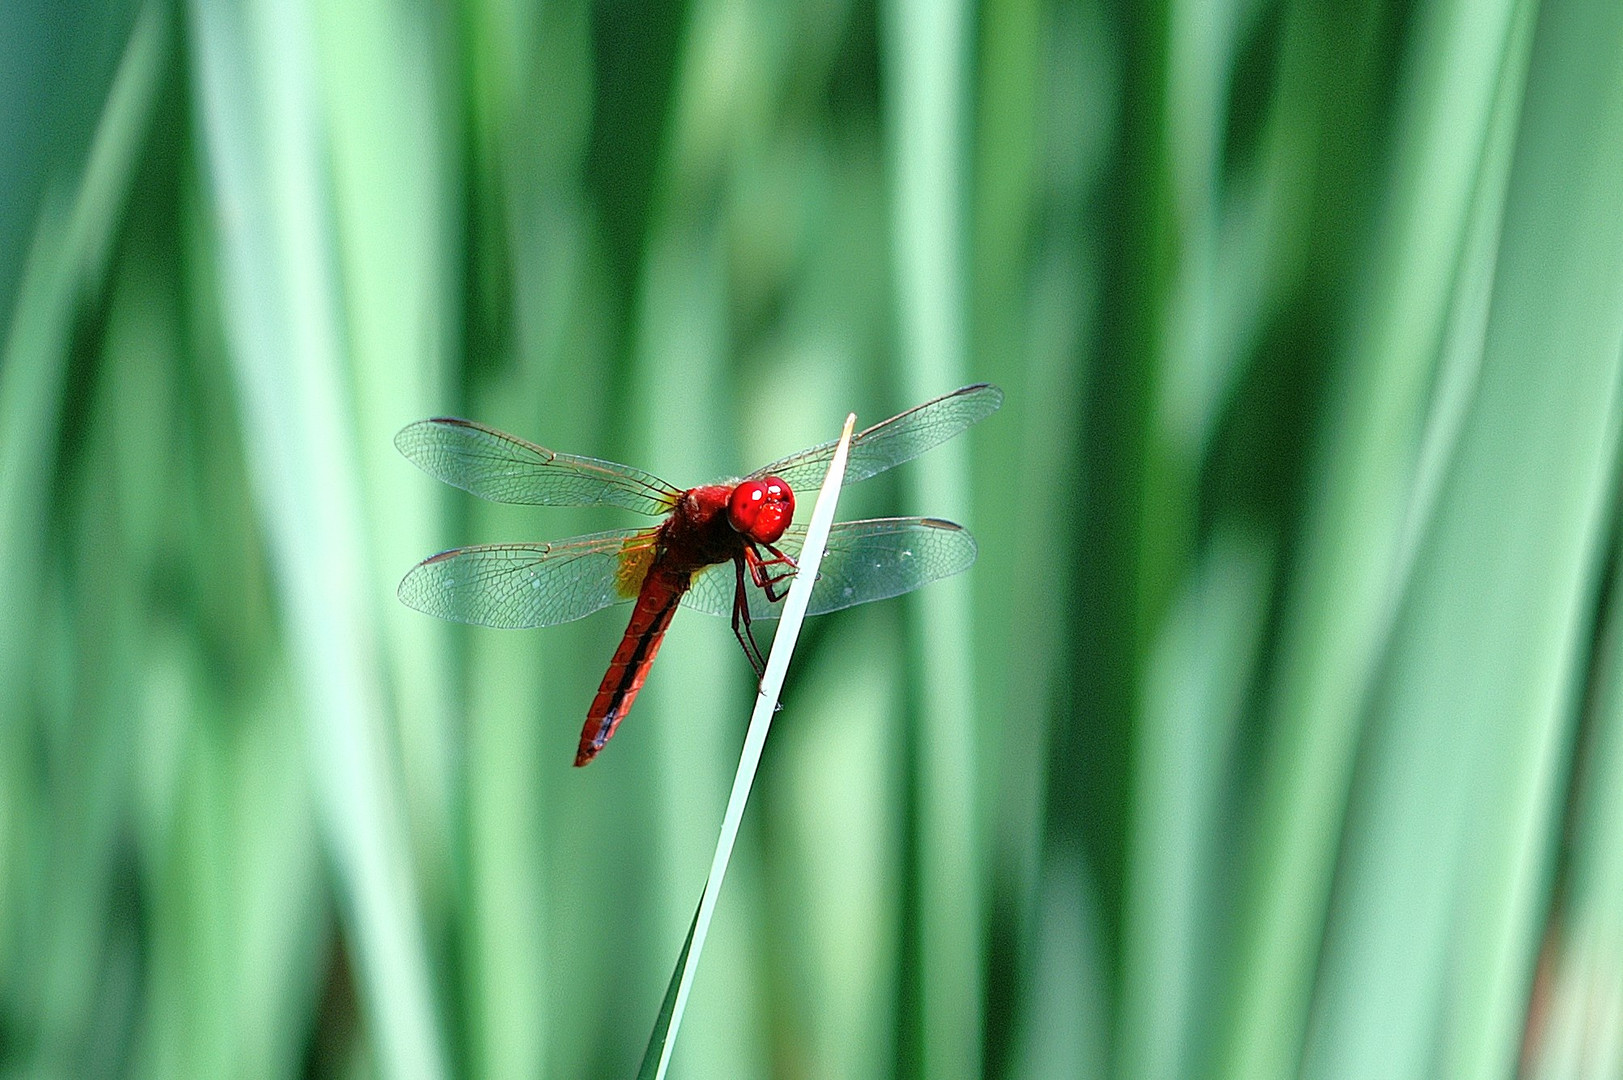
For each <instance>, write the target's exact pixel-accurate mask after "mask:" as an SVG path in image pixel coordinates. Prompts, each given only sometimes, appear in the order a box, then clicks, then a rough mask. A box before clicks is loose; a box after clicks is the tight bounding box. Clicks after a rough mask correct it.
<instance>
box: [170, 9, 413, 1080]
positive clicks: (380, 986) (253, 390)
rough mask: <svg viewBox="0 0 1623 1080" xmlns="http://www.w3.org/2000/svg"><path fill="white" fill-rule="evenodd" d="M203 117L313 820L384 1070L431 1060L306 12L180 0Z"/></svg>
mask: <svg viewBox="0 0 1623 1080" xmlns="http://www.w3.org/2000/svg"><path fill="white" fill-rule="evenodd" d="M190 10H191V16H192V26H191V37H192V40H193V41H194V42H195V53H194V57H195V65H196V72H195V85H196V86H197V88H198V94H199V97H200V101H199V119H198V123H199V127H200V129H201V131H200V138H201V142H202V144H203V147H204V151H205V154H206V160H207V168H208V172H209V181H210V187H211V191H210V194H211V196H212V200H213V211H214V219H213V220H214V225H215V228H216V229H217V233H216V238H217V242H218V245H219V253H218V258H219V269H220V276H221V292H222V295H223V301H224V309H225V315H226V330H227V334H228V338H229V341H230V346H231V348H230V354H231V360H232V362H233V370H234V374H235V376H236V383H237V392H238V397H239V399H240V401H241V413H242V417H243V429H244V443H245V445H246V447H247V457H248V461H249V472H250V479H251V482H252V485H253V488H254V495H255V497H256V498H257V500H258V501H259V505H260V507H261V515H262V520H263V524H264V528H265V530H266V533H267V537H268V547H269V549H270V551H271V554H272V559H273V563H274V566H275V570H276V577H277V584H278V586H279V587H280V590H281V607H282V617H283V619H284V620H285V623H286V625H287V627H288V638H289V647H290V651H291V654H292V656H293V658H294V661H295V667H296V671H297V673H298V676H299V678H300V681H301V684H302V685H301V690H302V691H303V705H304V709H303V711H304V717H305V722H306V728H305V735H306V739H307V740H308V745H309V759H310V767H311V770H312V786H313V788H314V790H315V793H316V794H315V801H316V809H317V819H318V821H319V822H320V825H321V828H322V831H323V835H324V840H325V842H326V844H327V845H328V847H329V849H330V850H331V852H332V857H333V861H334V864H335V867H336V873H337V879H338V883H339V890H338V891H339V897H340V901H341V908H342V911H343V915H344V927H345V930H346V932H347V934H348V936H349V944H350V947H351V948H352V950H353V953H354V956H355V960H356V967H357V970H358V972H359V974H360V980H359V981H360V989H361V992H360V999H361V1002H362V1005H363V1007H364V1008H365V1010H366V1011H367V1014H368V1018H369V1025H368V1027H369V1031H370V1034H371V1037H372V1038H373V1039H374V1040H375V1043H376V1048H377V1054H378V1059H379V1062H380V1065H381V1069H382V1072H383V1073H384V1074H385V1075H388V1076H394V1077H423V1078H432V1077H436V1076H439V1075H442V1074H443V1072H444V1069H445V1061H444V1051H443V1048H442V1045H441V1040H440V1033H439V1029H438V1024H437V1021H436V1018H435V1007H434V1001H433V992H432V989H431V985H430V977H429V964H428V950H427V945H426V942H425V941H424V938H423V932H422V917H421V911H420V907H419V899H418V894H417V891H416V889H415V881H414V875H413V872H412V861H411V857H410V851H409V848H408V845H407V828H406V821H405V813H404V807H403V799H402V796H401V793H400V790H399V787H398V783H397V779H396V776H397V773H396V766H395V763H394V762H393V761H392V760H391V755H390V741H389V737H388V735H389V732H388V726H389V713H388V708H387V704H386V702H387V694H386V689H385V686H384V683H383V649H382V645H381V643H380V641H379V637H380V632H379V627H378V625H377V621H376V606H375V604H374V601H373V594H372V592H371V590H370V588H369V583H370V582H372V581H373V580H374V575H373V573H372V571H371V568H370V565H369V560H368V558H367V551H366V546H365V542H364V537H365V533H366V530H365V525H364V521H363V514H362V506H363V503H362V497H361V490H362V489H361V476H360V464H359V452H358V450H357V446H356V441H357V439H356V434H355V431H354V430H353V426H352V421H351V420H350V416H351V415H352V414H351V412H350V406H351V403H350V400H349V397H348V385H347V377H348V375H349V371H348V369H347V355H346V351H345V338H344V334H343V332H342V330H341V322H342V316H341V312H342V311H343V309H344V305H343V301H342V297H341V290H340V288H339V284H338V280H337V277H336V274H335V272H334V264H335V262H336V259H335V256H334V251H333V248H334V241H333V236H332V229H331V224H330V220H329V211H330V207H329V206H328V205H327V203H326V193H327V190H328V187H327V185H328V181H329V180H330V177H329V176H328V175H327V174H326V173H325V171H324V160H323V157H322V152H321V147H322V142H321V133H322V128H321V124H320V118H319V115H318V112H317V109H316V88H315V84H316V63H315V57H314V51H315V45H314V29H313V26H312V18H313V14H312V12H311V10H310V9H309V8H308V7H307V6H304V5H300V4H283V3H258V2H251V0H250V2H246V3H240V2H233V0H196V2H195V3H193V4H192V5H191V9H190Z"/></svg>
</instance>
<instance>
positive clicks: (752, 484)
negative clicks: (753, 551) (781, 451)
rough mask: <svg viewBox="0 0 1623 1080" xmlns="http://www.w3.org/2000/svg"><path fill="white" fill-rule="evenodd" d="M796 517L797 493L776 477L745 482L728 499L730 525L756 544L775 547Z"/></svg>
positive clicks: (734, 489)
mask: <svg viewBox="0 0 1623 1080" xmlns="http://www.w3.org/2000/svg"><path fill="white" fill-rule="evenodd" d="M794 518H795V493H794V492H793V491H791V490H789V485H788V484H786V483H784V482H783V481H782V480H779V479H778V478H777V477H776V476H768V477H764V478H763V479H760V480H745V481H744V482H743V483H741V484H739V485H738V486H737V487H735V488H733V494H732V497H731V498H730V499H728V500H727V521H728V524H730V525H732V527H733V528H734V529H735V530H736V531H738V532H741V533H743V534H744V535H745V536H747V537H749V538H750V539H751V540H753V541H755V542H756V543H757V544H771V543H774V542H776V541H777V539H778V537H780V536H782V535H783V531H784V530H785V529H787V528H788V527H789V523H790V522H791V521H793V520H794Z"/></svg>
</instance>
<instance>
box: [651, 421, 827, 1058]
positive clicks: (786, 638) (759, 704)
mask: <svg viewBox="0 0 1623 1080" xmlns="http://www.w3.org/2000/svg"><path fill="white" fill-rule="evenodd" d="M856 420H857V418H856V414H855V413H852V414H851V415H850V416H848V417H846V420H845V430H844V431H843V432H841V434H840V445H839V448H838V449H837V450H836V451H835V452H834V460H833V461H831V462H829V466H828V476H827V477H825V478H824V480H823V487H822V490H821V491H819V492H818V493H817V504H816V505H815V506H813V507H812V516H811V524H810V525H809V526H808V527H807V530H806V544H805V546H804V547H802V548H801V550H800V568H799V570H797V571H796V573H795V578H794V580H793V581H792V582H790V583H789V595H788V596H787V597H786V598H785V599H784V601H783V620H782V622H780V623H779V625H778V631H777V633H776V635H775V636H774V637H773V638H772V651H771V653H770V654H768V656H767V658H766V674H765V675H763V676H762V677H761V691H760V693H759V694H758V695H757V696H756V698H755V711H754V712H753V713H752V714H751V715H750V726H749V730H748V731H747V732H746V733H745V735H744V750H743V753H742V754H741V755H740V756H739V759H738V772H737V773H736V774H735V775H734V777H733V790H732V794H730V795H729V796H728V797H727V812H726V813H725V814H723V815H722V819H721V835H720V836H719V837H718V838H717V839H716V854H715V857H714V858H713V859H711V861H710V876H709V877H708V878H706V879H705V883H704V894H703V895H702V896H701V897H700V898H699V910H698V911H697V912H696V913H695V914H694V916H693V926H692V928H691V929H690V930H689V931H688V940H687V943H686V944H685V945H683V946H682V954H681V956H679V957H678V958H677V961H676V971H675V972H674V973H672V975H671V985H672V987H673V988H674V990H675V993H674V995H672V993H671V992H670V991H667V992H666V1004H665V1005H662V1006H661V1007H660V1010H659V1017H658V1019H657V1020H656V1021H655V1023H654V1030H653V1034H652V1035H650V1036H649V1039H648V1051H647V1053H646V1054H645V1055H644V1056H643V1064H642V1068H641V1069H639V1070H638V1073H637V1075H638V1077H639V1078H641V1077H652V1078H653V1080H663V1078H664V1076H665V1072H666V1070H667V1069H669V1068H670V1063H671V1052H672V1051H673V1050H674V1049H675V1048H676V1034H677V1031H678V1030H680V1028H681V1026H682V1013H683V1011H684V1010H685V1009H686V1008H687V1001H688V995H689V993H691V992H692V989H693V976H694V973H695V972H696V971H697V970H698V967H699V954H700V953H701V952H703V951H704V940H705V937H706V935H707V934H708V933H709V931H710V920H711V918H712V916H714V914H715V911H716V899H717V897H718V896H719V895H720V894H721V882H722V879H723V878H724V877H726V876H727V864H728V862H729V861H730V860H731V859H732V855H733V844H734V843H735V842H736V841H737V839H738V825H739V822H741V821H742V820H743V819H744V804H745V803H746V802H748V801H749V795H750V788H751V787H753V786H754V784H755V772H756V770H757V769H758V768H759V767H760V764H761V750H762V749H763V748H764V747H765V746H766V735H767V731H768V730H769V729H770V728H771V727H772V714H773V713H774V712H776V711H777V708H778V694H779V693H780V692H781V691H782V690H783V677H784V675H785V674H786V673H787V672H788V670H789V657H790V656H791V655H793V653H794V651H795V641H796V640H797V639H798V638H799V637H800V624H801V623H802V622H803V621H804V620H805V618H806V604H807V603H808V602H809V601H810V600H811V590H812V585H813V584H815V583H816V581H817V567H818V565H819V564H820V563H821V562H822V561H823V545H824V544H826V543H828V530H829V528H830V527H831V526H832V525H833V524H834V508H835V505H836V504H837V503H838V502H839V501H840V483H841V481H843V480H844V478H845V458H846V454H847V452H848V451H849V449H850V446H851V429H852V427H853V426H854V425H855V424H856ZM666 1006H669V1007H668V1008H667V1007H666ZM656 1047H657V1049H658V1056H657V1058H656V1056H655V1049H656ZM650 1061H652V1062H653V1063H654V1069H653V1072H651V1073H650V1072H649V1071H648V1066H649V1063H650Z"/></svg>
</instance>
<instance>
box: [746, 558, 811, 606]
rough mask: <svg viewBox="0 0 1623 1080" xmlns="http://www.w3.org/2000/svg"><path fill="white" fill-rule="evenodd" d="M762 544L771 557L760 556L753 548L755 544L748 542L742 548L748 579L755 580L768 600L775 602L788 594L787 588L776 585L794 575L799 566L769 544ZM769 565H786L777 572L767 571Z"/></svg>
mask: <svg viewBox="0 0 1623 1080" xmlns="http://www.w3.org/2000/svg"><path fill="white" fill-rule="evenodd" d="M762 546H763V547H765V548H766V550H767V551H769V552H771V553H772V558H770V559H763V558H761V553H760V552H759V551H757V550H756V549H755V545H754V544H750V545H749V546H748V547H746V548H745V549H744V561H745V562H746V563H748V564H749V571H750V580H751V581H753V582H755V584H756V585H757V586H759V587H760V589H761V591H762V592H764V593H766V598H767V600H768V601H770V602H771V603H774V604H776V603H777V602H778V601H779V600H782V599H783V598H784V596H786V595H787V594H788V589H787V588H782V589H780V588H778V587H777V586H779V585H781V584H783V582H785V581H788V580H789V579H790V578H792V577H794V576H795V571H796V570H797V569H799V566H798V564H796V562H795V561H794V560H793V559H791V558H790V557H789V556H788V555H785V554H784V553H783V552H781V551H779V550H778V549H777V548H775V547H773V546H772V545H771V544H764V545H762ZM769 566H782V567H787V569H784V570H780V571H778V572H777V573H768V572H767V567H769Z"/></svg>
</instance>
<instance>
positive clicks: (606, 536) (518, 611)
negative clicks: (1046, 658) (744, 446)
mask: <svg viewBox="0 0 1623 1080" xmlns="http://www.w3.org/2000/svg"><path fill="white" fill-rule="evenodd" d="M1002 403H1003V392H1002V391H1001V390H999V389H998V388H997V387H996V386H993V385H991V384H989V383H979V384H976V385H973V386H966V387H963V388H962V389H959V390H954V391H953V392H952V393H950V394H944V395H943V396H941V397H938V398H936V399H934V400H932V401H927V402H925V403H924V404H922V405H918V406H915V407H914V408H911V409H908V410H907V411H906V412H904V413H901V414H899V415H897V416H893V417H891V418H890V419H889V420H886V421H884V422H882V423H878V424H875V425H874V426H873V427H870V428H868V429H867V430H865V431H863V432H861V433H860V434H857V435H855V436H853V437H852V439H851V448H850V451H849V456H848V458H847V460H846V466H845V483H848V484H849V483H855V482H856V481H859V480H866V479H867V478H869V477H870V476H876V475H878V474H879V473H882V472H884V471H885V470H887V469H889V468H892V467H893V466H896V465H900V464H901V463H902V462H904V461H909V460H911V459H913V458H915V457H917V456H918V455H920V454H922V453H924V452H925V451H926V450H929V449H931V448H932V447H934V446H937V445H939V444H940V443H942V442H945V441H946V440H948V439H950V438H952V437H953V436H955V435H957V434H959V433H960V432H962V431H964V430H965V429H966V428H968V427H969V426H970V425H972V424H975V423H976V422H978V421H980V420H982V419H984V418H986V417H987V416H990V415H991V414H992V413H993V412H994V411H996V410H997V408H998V406H999V405H1001V404H1002ZM835 445H836V443H835V442H827V443H823V444H822V445H820V446H814V447H812V448H811V449H809V450H802V451H801V452H799V453H797V454H791V455H789V456H788V457H785V458H781V459H779V460H777V461H774V462H772V463H771V464H770V465H766V466H763V467H762V468H759V469H757V470H755V471H754V472H752V473H750V474H749V475H748V476H745V477H743V478H741V479H735V480H726V481H720V482H717V483H711V484H703V485H700V486H699V487H692V488H679V487H676V486H675V485H673V484H669V483H667V482H665V481H664V480H661V479H660V478H659V477H657V476H654V475H653V474H651V473H646V472H643V471H642V470H640V469H634V468H631V467H629V466H626V465H617V464H615V463H613V462H609V461H600V460H597V459H596V458H590V457H579V456H575V455H572V454H560V453H556V452H554V451H552V450H548V449H545V448H543V447H540V446H537V445H535V444H534V443H531V442H526V441H525V440H524V439H520V438H518V437H516V436H513V435H508V434H506V433H504V432H501V431H497V430H496V429H494V428H490V427H486V426H485V425H484V424H480V423H476V422H474V421H472V420H459V419H455V418H452V417H437V418H434V419H430V420H421V421H418V422H417V423H414V424H410V425H407V426H406V427H405V428H403V429H402V430H401V432H400V433H399V434H398V435H397V436H395V446H396V447H398V448H399V450H400V452H401V453H402V454H404V455H405V456H406V458H407V459H409V460H410V461H411V462H413V463H414V464H416V465H417V466H418V467H419V468H421V469H422V470H423V471H424V472H426V473H428V474H429V475H430V476H434V477H436V478H438V479H440V480H443V481H445V482H446V483H448V484H453V485H455V486H456V487H459V488H462V489H463V490H465V491H469V492H472V493H473V494H474V495H478V496H480V497H481V498H485V499H489V500H492V501H494V502H502V503H516V504H521V505H529V506H615V507H620V508H622V509H625V510H632V511H636V512H638V513H642V514H647V515H650V516H657V517H660V518H661V519H662V520H661V521H660V522H659V523H658V524H657V525H653V526H650V527H647V528H642V529H621V530H616V531H613V532H600V533H593V534H590V535H587V536H577V537H574V538H572V539H568V540H558V541H554V542H552V543H511V544H478V545H475V546H473V547H460V548H453V549H451V550H449V551H442V552H440V553H439V554H438V555H433V556H430V557H429V558H427V559H424V560H423V561H422V562H420V563H418V564H417V565H416V566H414V567H413V568H412V569H411V570H410V571H409V572H408V573H407V574H406V576H405V577H404V578H403V579H402V580H401V582H400V590H399V596H400V599H401V600H402V601H404V602H405V603H406V604H407V605H408V606H410V607H412V608H415V609H417V610H418V611H421V612H425V613H426V614H429V615H435V616H438V617H440V618H443V619H451V620H454V621H456V622H462V623H471V624H474V625H478V626H493V627H502V628H527V627H536V626H553V625H556V624H559V623H565V622H569V621H571V620H574V619H579V618H583V617H584V616H587V615H590V614H592V613H593V612H595V611H599V610H601V609H603V608H606V607H608V606H610V605H612V604H618V603H625V602H630V603H633V604H634V607H633V608H632V612H631V621H630V623H629V624H628V625H627V626H626V631H625V634H624V636H623V637H622V638H621V640H620V644H619V647H618V648H616V649H615V652H614V656H613V658H612V659H611V660H610V662H609V667H608V671H607V672H606V673H605V674H604V676H603V681H602V683H601V684H600V685H599V687H598V690H597V694H596V696H595V697H594V698H593V699H592V704H591V707H590V708H589V709H588V710H587V713H586V723H585V726H584V727H583V728H582V729H581V735H580V744H579V746H578V748H577V749H576V752H575V764H576V765H577V766H581V765H586V764H588V763H589V762H590V761H591V760H592V759H593V758H595V757H596V756H597V755H598V752H599V751H601V750H602V749H603V747H604V746H605V745H606V744H607V743H608V741H609V739H610V738H611V737H612V736H613V735H614V732H615V730H616V729H617V728H618V727H619V725H620V723H621V721H623V720H624V719H625V718H626V715H627V714H628V713H629V712H630V711H631V705H632V703H633V702H634V701H635V700H636V698H637V693H638V691H640V690H641V689H642V686H643V683H644V682H645V681H646V680H647V678H648V673H649V671H650V669H651V668H652V666H653V663H654V657H655V656H656V655H657V654H658V652H659V647H660V644H661V642H663V640H664V637H665V631H666V629H667V628H668V627H669V626H670V623H671V619H672V617H673V616H674V615H675V613H676V610H677V608H678V607H687V608H692V609H695V610H698V611H703V612H707V613H709V614H712V615H722V616H728V617H730V618H731V619H732V628H733V634H734V636H735V637H737V639H738V643H739V645H740V646H741V647H742V648H743V650H744V655H745V656H746V657H748V658H749V662H750V664H751V666H752V667H753V668H754V669H755V673H756V677H757V678H760V676H761V675H762V673H763V672H764V671H765V666H766V664H765V659H764V657H763V656H762V654H761V649H760V646H759V645H758V644H757V643H756V641H755V636H754V632H753V624H754V623H755V622H756V621H757V620H769V619H775V618H777V617H778V612H779V610H780V607H779V604H780V601H782V599H783V597H784V596H785V595H786V594H787V591H788V586H787V581H788V579H789V578H790V577H792V576H793V575H794V573H795V570H796V561H795V557H796V556H797V555H798V554H799V552H800V547H801V545H802V543H803V542H804V541H805V536H806V529H805V526H804V525H795V524H794V515H795V491H796V490H797V489H799V490H815V489H816V488H817V487H818V486H819V485H821V483H822V480H823V476H824V474H825V473H826V472H827V470H828V467H829V463H830V462H831V461H832V459H833V457H834V448H835ZM975 554H976V548H975V540H974V537H973V536H971V535H970V533H969V532H968V531H967V530H966V529H964V528H963V527H962V526H959V525H956V524H954V523H953V522H950V521H943V520H941V519H939V518H930V517H892V518H873V519H869V520H864V521H843V522H838V523H836V524H835V525H834V527H833V529H832V531H831V532H830V533H829V537H828V545H827V548H826V549H825V551H824V554H823V561H822V566H821V568H820V570H819V572H818V576H817V580H816V582H815V583H814V584H813V586H812V591H811V600H810V603H809V604H808V605H807V609H806V611H807V614H810V615H820V614H823V613H826V612H830V611H838V610H840V609H842V608H847V607H851V606H853V605H855V604H863V603H867V602H869V601H872V600H884V599H887V598H889V597H892V596H899V595H901V594H902V593H906V592H911V591H912V590H914V589H917V588H920V587H921V586H924V585H927V584H929V583H930V582H932V581H936V580H938V579H940V578H944V577H949V576H951V575H953V574H957V573H960V572H962V571H963V570H966V569H968V568H969V565H970V564H971V563H972V562H974V561H975Z"/></svg>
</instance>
